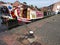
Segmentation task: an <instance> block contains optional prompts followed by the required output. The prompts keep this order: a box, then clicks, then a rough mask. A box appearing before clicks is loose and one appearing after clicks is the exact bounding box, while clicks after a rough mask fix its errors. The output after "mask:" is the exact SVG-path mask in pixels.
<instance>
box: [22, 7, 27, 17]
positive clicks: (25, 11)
mask: <svg viewBox="0 0 60 45" xmlns="http://www.w3.org/2000/svg"><path fill="white" fill-rule="evenodd" d="M22 17H23V18H27V8H26V9H23V14H22Z"/></svg>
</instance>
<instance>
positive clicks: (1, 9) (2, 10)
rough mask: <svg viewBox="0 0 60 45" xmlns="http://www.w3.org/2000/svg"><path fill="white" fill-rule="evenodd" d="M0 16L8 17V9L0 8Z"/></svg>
mask: <svg viewBox="0 0 60 45" xmlns="http://www.w3.org/2000/svg"><path fill="white" fill-rule="evenodd" d="M0 14H3V15H9V16H10V14H9V10H8V8H7V7H6V6H2V7H0Z"/></svg>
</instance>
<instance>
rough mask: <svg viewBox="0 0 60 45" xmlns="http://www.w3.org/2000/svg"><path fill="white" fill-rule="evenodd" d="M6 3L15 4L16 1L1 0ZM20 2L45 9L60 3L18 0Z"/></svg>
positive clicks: (55, 0) (52, 0)
mask: <svg viewBox="0 0 60 45" xmlns="http://www.w3.org/2000/svg"><path fill="white" fill-rule="evenodd" d="M0 1H4V2H12V3H13V2H15V1H16V0H0ZM18 1H19V2H21V3H23V2H26V3H27V4H28V5H34V6H37V7H39V8H40V7H44V6H49V5H51V4H53V3H56V2H59V1H60V0H18Z"/></svg>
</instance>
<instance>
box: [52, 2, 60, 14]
mask: <svg viewBox="0 0 60 45" xmlns="http://www.w3.org/2000/svg"><path fill="white" fill-rule="evenodd" d="M53 11H54V12H55V13H56V14H57V13H58V12H60V2H57V3H55V4H54V6H53Z"/></svg>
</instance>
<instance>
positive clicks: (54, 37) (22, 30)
mask: <svg viewBox="0 0 60 45" xmlns="http://www.w3.org/2000/svg"><path fill="white" fill-rule="evenodd" d="M29 30H33V31H34V35H35V36H36V37H37V40H36V41H38V42H40V43H41V45H60V15H55V16H52V17H49V18H46V19H43V20H38V21H36V22H33V23H30V24H27V26H26V25H23V26H19V27H16V28H13V29H11V30H10V31H5V32H2V33H0V40H3V42H5V43H6V45H23V44H21V43H20V42H19V41H17V40H16V39H17V37H19V36H21V35H23V34H26V33H28V31H29ZM25 43H26V42H25Z"/></svg>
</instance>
